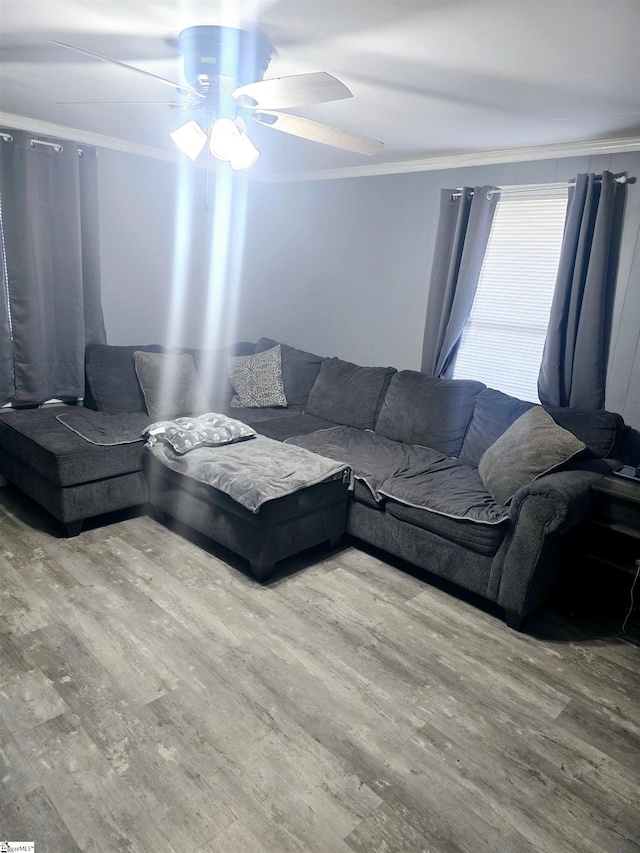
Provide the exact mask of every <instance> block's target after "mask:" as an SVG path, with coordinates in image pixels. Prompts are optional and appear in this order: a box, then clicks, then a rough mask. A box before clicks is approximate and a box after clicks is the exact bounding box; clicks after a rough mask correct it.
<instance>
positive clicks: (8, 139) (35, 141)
mask: <svg viewBox="0 0 640 853" xmlns="http://www.w3.org/2000/svg"><path fill="white" fill-rule="evenodd" d="M0 139H2V140H3V142H13V136H11V134H10V133H0ZM29 145H31V147H32V148H33V147H34V145H46V146H48V147H49V148H53V150H54V151H55V152H56V154H59V153H60V152H61V151H64V146H63V145H62V143H61V142H49V141H48V140H47V139H35V138H33V139H30V140H29ZM83 151H84V149H83V148H82V147H81V146H80V145H78V155H79V156H80V157H82V152H83Z"/></svg>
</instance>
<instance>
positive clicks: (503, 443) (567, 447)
mask: <svg viewBox="0 0 640 853" xmlns="http://www.w3.org/2000/svg"><path fill="white" fill-rule="evenodd" d="M584 448H585V445H584V442H582V441H580V440H579V439H577V438H576V437H575V435H573V434H572V433H570V432H568V431H567V430H566V429H563V428H562V427H560V426H558V424H557V423H556V422H555V421H554V420H553V418H552V417H551V415H549V414H547V412H545V410H544V409H543V408H542V406H534V407H533V408H532V409H529V411H527V412H525V413H524V414H523V415H521V416H520V417H519V418H518V419H517V420H516V421H514V422H513V423H512V424H511V426H510V427H509V429H507V430H506V432H503V433H502V435H501V436H500V438H498V439H497V440H496V441H495V442H494V443H493V444H492V445H491V447H489V448H487V450H485V452H484V453H483V455H482V458H481V459H480V464H479V465H478V473H479V474H480V478H481V479H482V482H483V483H484V486H485V488H486V490H487V491H488V492H489V494H490V495H491V497H492V498H493V499H494V501H495V502H496V503H499V504H507V503H509V501H510V500H511V498H512V497H513V496H514V495H515V493H516V492H517V491H518V489H521V488H522V487H523V486H526V485H528V484H529V483H531V482H533V481H534V480H536V479H537V478H538V477H541V476H542V475H543V474H548V473H549V472H550V471H553V470H554V469H555V468H558V467H560V465H564V464H565V463H566V462H568V461H569V460H570V459H572V458H573V457H574V456H577V454H578V453H581V452H582V451H583V450H584Z"/></svg>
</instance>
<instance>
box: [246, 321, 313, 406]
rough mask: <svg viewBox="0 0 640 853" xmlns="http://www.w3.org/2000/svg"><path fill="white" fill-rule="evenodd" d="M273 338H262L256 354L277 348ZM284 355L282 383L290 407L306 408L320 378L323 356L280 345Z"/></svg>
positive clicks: (257, 345)
mask: <svg viewBox="0 0 640 853" xmlns="http://www.w3.org/2000/svg"><path fill="white" fill-rule="evenodd" d="M277 344H278V342H277V341H274V340H272V339H271V338H260V340H259V341H258V343H257V344H256V352H264V350H268V349H271V348H272V347H275V346H277ZM280 351H281V355H282V383H283V385H284V393H285V396H286V398H287V402H288V404H289V405H290V406H305V405H306V403H307V400H308V398H309V394H310V392H311V389H312V388H313V383H314V382H315V381H316V379H317V378H318V373H319V372H320V366H321V365H322V356H321V355H314V354H313V353H310V352H305V351H304V350H300V349H295V347H290V346H288V344H280Z"/></svg>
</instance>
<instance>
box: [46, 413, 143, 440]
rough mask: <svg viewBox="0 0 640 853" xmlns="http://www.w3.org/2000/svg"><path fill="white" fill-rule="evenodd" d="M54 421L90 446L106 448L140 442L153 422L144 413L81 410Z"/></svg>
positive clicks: (58, 417) (59, 416) (61, 416)
mask: <svg viewBox="0 0 640 853" xmlns="http://www.w3.org/2000/svg"><path fill="white" fill-rule="evenodd" d="M56 420H58V421H60V423H61V424H64V426H66V427H68V429H70V430H72V431H73V432H75V433H77V434H78V435H79V436H82V438H84V439H85V440H86V441H90V442H91V444H101V445H104V446H106V447H109V446H111V445H113V444H133V443H134V442H135V441H142V440H143V436H142V433H143V432H144V430H145V429H146V427H148V426H149V424H150V423H152V422H153V418H150V417H149V415H147V414H146V413H144V412H119V413H118V414H115V415H110V414H108V413H107V412H94V410H93V409H82V408H77V409H72V410H71V411H68V412H65V413H64V414H62V415H58V416H57V418H56Z"/></svg>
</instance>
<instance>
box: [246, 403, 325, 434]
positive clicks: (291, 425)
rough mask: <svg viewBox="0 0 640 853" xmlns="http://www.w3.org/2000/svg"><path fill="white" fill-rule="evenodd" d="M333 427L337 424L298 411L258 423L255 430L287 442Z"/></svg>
mask: <svg viewBox="0 0 640 853" xmlns="http://www.w3.org/2000/svg"><path fill="white" fill-rule="evenodd" d="M236 411H237V410H236ZM333 426H335V424H332V423H331V421H325V420H323V419H322V418H316V416H315V415H308V414H306V413H305V412H301V411H297V412H289V413H288V414H287V415H284V416H281V417H277V418H269V420H264V421H258V422H257V423H256V424H255V429H256V432H259V433H260V434H261V435H266V436H268V438H275V439H276V440H277V441H286V439H288V438H293V437H294V436H296V435H307V434H308V433H310V432H315V431H316V430H320V429H329V428H330V427H333Z"/></svg>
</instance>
